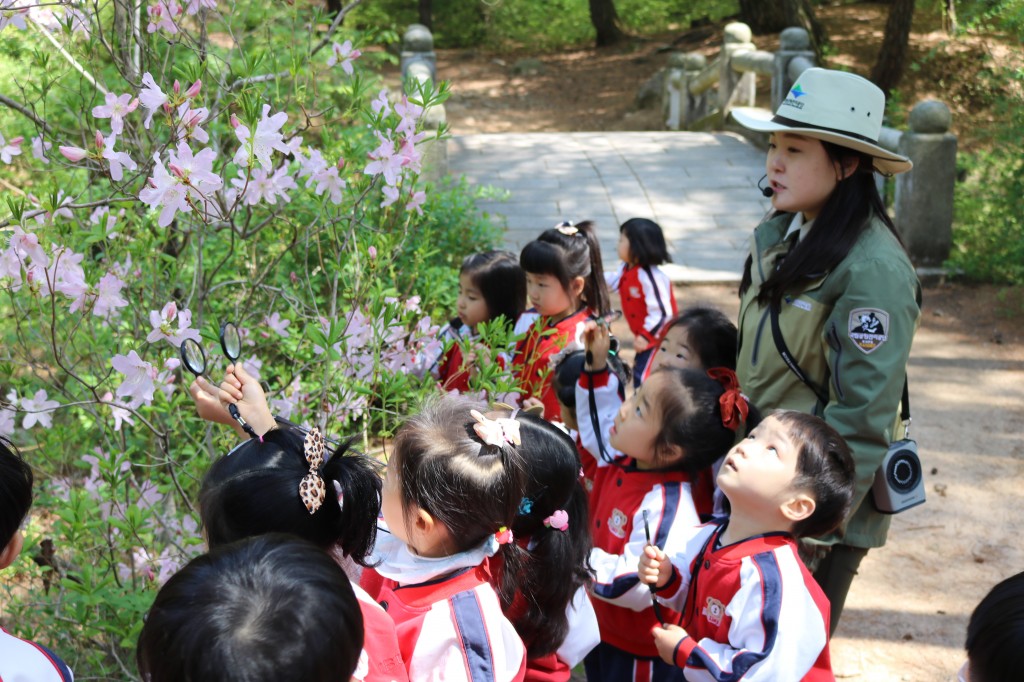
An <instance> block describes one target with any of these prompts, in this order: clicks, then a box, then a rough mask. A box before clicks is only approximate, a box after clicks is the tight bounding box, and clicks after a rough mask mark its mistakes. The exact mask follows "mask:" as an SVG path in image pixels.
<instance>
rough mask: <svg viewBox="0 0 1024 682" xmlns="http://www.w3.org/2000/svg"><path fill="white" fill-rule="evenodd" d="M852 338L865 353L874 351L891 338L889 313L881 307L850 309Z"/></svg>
mask: <svg viewBox="0 0 1024 682" xmlns="http://www.w3.org/2000/svg"><path fill="white" fill-rule="evenodd" d="M849 329H850V340H851V341H853V343H854V344H855V345H856V346H857V348H860V349H861V350H862V351H864V352H865V353H873V352H875V351H876V350H878V349H879V347H881V345H882V344H883V343H885V342H886V341H888V340H889V313H887V312H885V311H884V310H881V309H879V308H854V309H853V310H851V311H850V324H849Z"/></svg>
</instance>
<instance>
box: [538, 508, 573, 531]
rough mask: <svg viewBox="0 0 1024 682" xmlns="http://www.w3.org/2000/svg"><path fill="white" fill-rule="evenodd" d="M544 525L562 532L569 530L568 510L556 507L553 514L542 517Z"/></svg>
mask: <svg viewBox="0 0 1024 682" xmlns="http://www.w3.org/2000/svg"><path fill="white" fill-rule="evenodd" d="M544 525H545V526H547V527H548V528H554V529H555V530H560V531H562V532H563V533H564V532H565V531H567V530H569V512H567V511H565V510H564V509H556V510H555V513H554V514H552V515H551V516H549V517H547V518H546V519H544Z"/></svg>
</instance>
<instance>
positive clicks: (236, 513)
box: [199, 424, 381, 565]
mask: <svg viewBox="0 0 1024 682" xmlns="http://www.w3.org/2000/svg"><path fill="white" fill-rule="evenodd" d="M305 436H306V432H305V431H303V430H302V429H300V428H297V427H294V426H288V425H283V424H282V425H279V426H278V428H276V429H273V430H271V431H269V432H267V433H266V434H265V435H264V436H263V442H260V441H258V440H250V441H247V442H245V443H243V444H242V445H240V446H239V447H237V448H236V449H235V450H234V451H233V452H231V453H229V454H228V455H225V456H224V457H221V458H220V459H219V460H217V461H216V462H214V463H213V466H211V467H210V470H209V471H208V472H207V474H206V477H205V478H204V479H203V485H202V489H201V490H200V492H199V511H200V516H201V517H202V520H203V526H204V528H205V529H206V535H207V541H208V542H209V545H210V546H211V547H216V546H217V545H222V544H226V543H229V542H234V541H236V540H240V539H242V538H246V537H250V536H253V535H261V534H263V533H290V534H292V535H297V536H298V537H300V538H302V539H304V540H308V541H309V542H312V543H313V544H315V545H317V546H318V547H321V548H324V549H330V548H332V547H334V546H337V547H338V548H340V549H341V551H342V552H343V553H344V554H345V555H346V556H347V557H350V558H351V559H352V560H353V561H355V562H356V563H359V564H361V565H365V563H364V562H365V560H366V555H367V553H368V552H369V551H370V549H371V548H372V547H373V543H374V540H375V539H376V535H377V516H378V514H379V513H380V491H381V477H380V471H381V465H380V464H379V463H378V462H376V461H375V460H372V459H370V458H369V457H365V456H363V455H360V454H358V453H349V452H348V450H349V445H350V443H351V441H348V442H346V443H343V444H342V445H341V446H339V447H338V448H337V449H336V450H334V451H333V453H332V452H327V453H325V454H324V457H325V462H324V464H323V465H322V466H321V467H320V468H319V470H318V473H319V474H320V476H321V477H322V478H323V479H324V484H325V485H326V487H327V496H326V498H325V499H324V502H323V504H322V505H320V508H319V509H317V510H316V512H315V513H313V514H310V513H309V510H307V509H306V507H305V505H304V504H303V503H302V500H301V499H300V497H299V484H300V482H301V481H302V479H303V477H304V476H306V474H308V473H309V464H308V463H307V461H306V457H305V455H304V451H303V442H304V439H305ZM335 484H337V486H336V485H335ZM338 487H340V489H341V495H340V499H339V495H338V494H337V492H336V491H337V488H338Z"/></svg>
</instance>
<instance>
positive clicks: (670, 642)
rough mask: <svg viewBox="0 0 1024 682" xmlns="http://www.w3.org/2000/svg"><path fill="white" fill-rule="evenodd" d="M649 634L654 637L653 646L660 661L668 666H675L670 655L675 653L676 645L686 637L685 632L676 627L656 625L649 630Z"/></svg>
mask: <svg viewBox="0 0 1024 682" xmlns="http://www.w3.org/2000/svg"><path fill="white" fill-rule="evenodd" d="M651 634H652V635H654V646H655V647H657V649H658V655H659V656H661V660H663V661H665V662H666V663H668V664H669V665H675V664H676V662H675V660H674V659H673V657H672V654H674V653H675V652H676V645H677V644H679V642H681V641H682V640H683V638H684V637H686V630H684V629H682V628H681V627H679V626H678V625H666V626H665V627H661V626H660V625H656V626H655V627H654V628H652V629H651Z"/></svg>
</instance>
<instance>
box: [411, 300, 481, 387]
mask: <svg viewBox="0 0 1024 682" xmlns="http://www.w3.org/2000/svg"><path fill="white" fill-rule="evenodd" d="M475 338H477V333H476V331H474V330H473V329H471V328H470V327H468V326H466V325H464V324H463V323H462V321H461V320H459V318H455V319H453V320H452V321H451V322H449V323H448V324H446V325H444V326H443V327H441V329H440V330H439V331H438V332H437V339H438V341H440V342H441V344H442V345H441V346H440V348H441V349H442V350H439V351H436V352H433V353H424V354H421V355H420V356H419V357H417V358H416V374H417V376H422V375H423V374H425V373H426V372H430V374H431V376H433V377H434V378H435V379H437V383H438V385H439V386H440V387H441V389H442V390H444V391H459V392H460V393H465V392H466V391H467V390H469V367H467V366H466V363H465V356H464V354H463V352H462V349H463V347H464V346H465V345H466V343H467V342H468V341H472V340H473V339H475ZM444 346H448V349H447V350H443V348H444ZM499 361H500V359H499Z"/></svg>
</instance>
